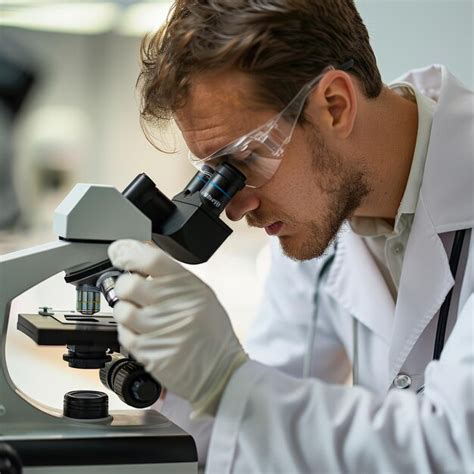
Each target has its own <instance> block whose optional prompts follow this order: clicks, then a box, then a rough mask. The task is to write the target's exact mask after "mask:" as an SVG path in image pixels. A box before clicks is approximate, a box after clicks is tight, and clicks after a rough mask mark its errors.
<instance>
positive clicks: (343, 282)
mask: <svg viewBox="0 0 474 474" xmlns="http://www.w3.org/2000/svg"><path fill="white" fill-rule="evenodd" d="M325 289H326V291H327V292H328V294H329V295H330V296H331V297H332V298H333V299H334V300H335V301H337V302H338V304H340V305H341V306H342V307H343V308H344V309H345V310H346V311H347V312H348V313H349V314H350V315H352V316H353V317H354V318H356V319H357V320H358V321H359V322H360V323H361V324H363V325H365V326H367V327H368V328H369V329H370V330H371V331H372V332H374V333H375V334H377V335H378V336H380V337H381V338H382V339H383V340H384V341H385V342H386V343H387V345H388V344H389V343H390V339H391V334H392V324H393V315H394V312H395V303H394V301H393V298H392V295H391V294H390V291H389V289H388V287H387V285H386V283H385V281H384V279H383V276H382V274H381V273H380V272H379V270H378V268H377V265H376V263H375V261H374V259H373V258H372V256H371V254H370V252H369V250H368V248H367V246H366V245H365V243H364V241H363V239H362V238H361V237H360V236H358V235H356V234H354V233H353V232H352V231H351V230H349V226H348V225H347V226H344V227H343V228H342V230H341V232H340V233H339V236H338V244H337V251H336V256H335V258H334V262H333V264H332V266H331V269H330V271H329V274H328V278H327V280H326V284H325Z"/></svg>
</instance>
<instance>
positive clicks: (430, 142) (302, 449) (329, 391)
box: [109, 0, 474, 473]
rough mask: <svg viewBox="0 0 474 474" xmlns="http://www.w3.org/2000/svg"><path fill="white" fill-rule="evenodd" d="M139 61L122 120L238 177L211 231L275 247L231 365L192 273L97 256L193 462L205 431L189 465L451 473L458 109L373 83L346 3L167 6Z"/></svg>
mask: <svg viewBox="0 0 474 474" xmlns="http://www.w3.org/2000/svg"><path fill="white" fill-rule="evenodd" d="M142 59H143V71H142V75H141V87H142V94H143V111H142V112H143V118H144V119H146V120H148V121H150V122H152V123H163V121H166V120H168V119H171V118H174V119H175V120H176V123H177V124H178V126H179V128H180V129H181V131H182V133H183V136H184V139H185V140H186V143H187V144H188V146H189V149H190V156H191V159H192V160H193V162H194V163H196V164H197V165H200V164H203V163H205V164H208V165H210V166H216V165H217V164H219V163H221V162H222V161H227V162H229V163H230V164H232V165H233V166H235V167H237V168H238V169H240V170H241V171H242V172H243V173H244V174H245V175H246V178H247V185H248V187H246V188H245V189H244V190H242V191H241V192H239V193H238V194H237V195H236V197H235V198H234V199H233V200H232V201H231V202H230V204H229V205H228V207H227V209H226V211H227V215H228V217H229V218H230V219H233V220H237V219H241V218H242V217H245V218H246V219H247V221H248V223H249V224H250V225H252V226H257V227H262V228H265V230H266V231H267V233H268V234H271V235H274V236H276V239H275V240H274V242H273V244H274V245H273V247H272V262H271V269H270V272H269V277H268V280H267V283H266V287H265V296H264V300H263V302H262V305H261V311H260V314H259V316H258V317H257V320H256V323H255V327H254V328H253V329H252V331H251V335H250V338H249V341H247V343H246V346H245V347H246V351H247V352H248V355H247V353H246V352H244V350H243V349H242V347H241V346H240V343H239V342H238V341H237V338H236V337H235V335H234V333H233V331H232V327H231V325H230V323H229V320H228V317H227V315H226V313H225V311H224V309H223V308H222V307H221V306H220V304H219V302H218V301H217V299H216V298H215V296H214V294H213V292H212V290H210V289H209V288H208V287H207V286H206V285H204V284H203V283H202V282H201V281H199V280H198V279H197V278H196V277H194V276H193V275H192V274H190V273H188V272H187V271H185V270H184V269H182V268H181V267H180V266H179V265H178V264H177V263H176V262H173V261H171V260H170V259H169V258H168V257H167V256H166V255H164V254H163V253H162V252H161V251H159V250H157V249H155V248H152V247H149V246H147V245H144V244H141V243H138V242H133V241H119V242H116V243H114V244H112V245H111V247H110V251H109V254H110V257H111V260H112V262H113V263H114V264H115V265H116V266H118V267H121V268H124V269H127V270H131V271H132V272H136V273H134V274H132V275H127V276H122V277H121V278H120V279H119V281H118V283H117V288H116V291H117V295H118V296H119V297H120V298H121V299H122V301H121V302H120V303H118V304H117V305H116V307H115V309H114V312H115V316H116V319H117V321H118V323H119V326H118V327H119V337H120V341H121V343H122V345H123V346H124V347H125V348H127V349H129V350H130V352H131V353H132V354H134V355H135V357H136V358H137V359H138V360H139V361H141V362H142V363H144V364H145V367H146V369H147V370H148V371H149V372H150V373H152V374H153V375H154V376H155V377H156V378H157V379H158V380H160V381H161V382H162V383H163V385H164V386H165V387H167V389H168V392H167V395H166V396H165V398H164V402H163V407H162V410H163V412H164V413H165V414H167V415H168V416H169V417H170V418H172V419H174V420H175V421H177V422H178V423H179V424H183V425H184V426H185V427H186V428H187V429H188V430H190V431H191V432H192V433H193V434H194V435H195V438H196V440H197V442H198V446H199V448H200V452H201V456H202V457H204V456H205V451H206V442H205V438H206V435H208V434H209V432H210V431H211V430H212V439H211V442H210V449H209V454H208V457H207V470H208V471H209V472H213V473H214V472H215V473H223V472H356V473H368V472H471V471H472V470H473V469H474V396H473V395H474V394H473V386H474V345H473V315H474V314H473V313H474V295H473V291H474V274H473V261H472V259H473V258H474V256H473V241H472V237H471V233H470V229H471V227H472V226H473V222H474V210H473V171H474V170H473V163H474V160H473V157H472V150H473V148H472V130H473V94H472V93H471V92H469V91H468V90H466V89H465V88H464V87H463V86H462V85H461V84H460V83H459V82H458V81H457V80H456V79H455V78H454V77H453V76H452V75H451V74H450V73H449V72H448V71H447V70H446V69H445V68H444V67H441V66H433V67H431V68H427V69H424V70H418V71H415V72H413V73H410V74H408V75H406V76H405V77H404V80H403V81H398V82H397V83H395V84H392V85H391V86H389V87H388V86H385V85H384V84H382V82H381V78H380V74H379V71H378V69H377V65H376V60H375V57H374V54H373V52H372V49H371V47H370V44H369V40H368V34H367V31H366V29H365V27H364V25H363V23H362V21H361V18H360V16H359V15H358V13H357V11H356V9H355V7H354V4H353V2H352V1H350V0H313V1H311V2H308V1H303V0H254V1H252V2H248V1H244V0H207V1H200V2H194V1H178V2H177V4H176V7H175V9H174V11H173V13H172V15H171V16H170V18H169V20H168V23H167V25H166V27H165V28H164V29H162V30H161V31H160V32H158V33H157V34H156V35H155V36H154V37H153V38H152V39H151V40H150V41H149V42H148V43H147V44H145V48H144V50H143V58H142ZM346 221H347V224H345V222H346ZM339 229H341V231H340V232H339V234H338V237H337V239H336V245H335V247H336V249H335V250H334V248H333V247H331V245H330V244H331V242H332V241H333V240H334V239H335V238H336V234H337V233H338V230H339ZM328 248H331V249H332V250H327V251H326V249H328ZM288 257H289V258H288ZM318 257H320V258H318ZM450 266H451V268H450ZM456 267H457V268H456ZM229 271H231V270H229ZM147 275H149V276H150V277H151V278H145V277H146V276H147ZM223 277H225V276H223ZM451 289H452V292H450V290H451ZM239 296H240V295H239V292H238V289H236V297H239ZM446 317H447V322H446ZM438 322H440V324H438ZM445 322H446V324H444V323H445ZM444 326H446V330H444V329H443V327H444ZM445 339H447V341H446V344H445V345H444V340H445ZM434 346H436V347H435V348H434ZM440 354H441V355H440ZM433 359H434V360H433ZM351 367H352V372H353V377H354V385H355V386H354V387H349V386H347V385H343V382H344V381H345V380H347V377H348V375H349V374H350V370H351ZM183 399H184V400H187V401H189V402H190V406H188V405H186V403H187V402H185V401H184V400H183ZM189 410H192V413H191V417H192V418H199V417H200V416H201V415H208V417H207V418H206V417H205V421H202V422H200V423H199V420H196V421H195V422H192V421H191V422H189V421H187V418H188V413H189ZM209 416H210V417H211V418H209Z"/></svg>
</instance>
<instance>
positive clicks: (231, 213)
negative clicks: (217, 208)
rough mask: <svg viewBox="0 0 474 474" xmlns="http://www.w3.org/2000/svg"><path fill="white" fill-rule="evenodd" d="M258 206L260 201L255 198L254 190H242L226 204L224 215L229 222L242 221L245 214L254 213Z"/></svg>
mask: <svg viewBox="0 0 474 474" xmlns="http://www.w3.org/2000/svg"><path fill="white" fill-rule="evenodd" d="M259 206H260V199H259V198H258V197H257V195H256V193H255V190H254V189H252V188H244V189H242V191H239V192H238V193H237V194H236V195H235V196H234V197H233V198H232V200H231V201H230V202H229V204H227V207H226V208H225V213H226V215H227V217H228V218H229V219H230V220H231V221H238V220H240V219H242V217H244V216H245V214H247V213H248V212H251V211H254V210H255V209H257V208H258V207H259Z"/></svg>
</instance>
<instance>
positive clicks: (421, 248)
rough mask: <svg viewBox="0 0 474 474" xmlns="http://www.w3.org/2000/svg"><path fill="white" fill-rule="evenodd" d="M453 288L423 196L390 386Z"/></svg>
mask: <svg viewBox="0 0 474 474" xmlns="http://www.w3.org/2000/svg"><path fill="white" fill-rule="evenodd" d="M453 284H454V280H453V277H452V275H451V272H450V270H449V260H448V257H447V255H446V251H445V249H444V246H443V243H442V241H441V239H440V238H439V236H438V235H437V233H436V231H435V229H434V227H433V225H432V223H431V221H430V218H429V215H428V213H427V211H426V208H425V205H424V202H423V196H421V197H420V200H419V202H418V207H417V211H416V214H415V218H414V221H413V226H412V229H411V233H410V238H409V239H408V243H407V247H406V251H405V258H404V264H403V268H402V274H401V278H400V287H399V290H398V298H397V304H396V308H395V319H394V326H393V334H392V341H391V345H390V350H389V373H388V380H387V385H388V386H389V385H390V384H391V383H392V380H393V378H394V377H395V376H396V375H397V373H398V372H399V370H400V368H401V367H402V365H403V363H404V362H405V360H406V358H407V357H408V354H409V353H410V351H411V350H412V348H413V346H414V345H415V343H416V341H417V340H418V338H419V337H420V335H421V333H422V332H423V330H424V329H425V327H426V326H427V325H428V323H429V322H430V321H431V319H432V318H433V317H434V315H435V314H436V313H437V312H438V310H439V308H440V307H441V305H442V303H443V301H444V299H445V297H446V295H447V293H448V292H449V290H450V289H451V287H452V286H453Z"/></svg>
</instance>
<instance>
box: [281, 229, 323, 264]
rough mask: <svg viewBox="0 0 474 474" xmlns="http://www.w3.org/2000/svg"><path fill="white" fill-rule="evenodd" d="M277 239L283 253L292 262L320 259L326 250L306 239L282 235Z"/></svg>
mask: <svg viewBox="0 0 474 474" xmlns="http://www.w3.org/2000/svg"><path fill="white" fill-rule="evenodd" d="M278 239H279V240H280V246H281V248H282V250H283V253H284V254H285V255H286V256H287V257H288V258H291V259H292V260H297V261H304V260H311V259H313V258H316V257H320V256H321V255H322V254H323V253H324V251H325V250H326V247H322V246H321V245H320V244H319V243H317V242H311V241H308V239H304V238H301V237H298V236H296V235H282V236H279V237H278Z"/></svg>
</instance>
